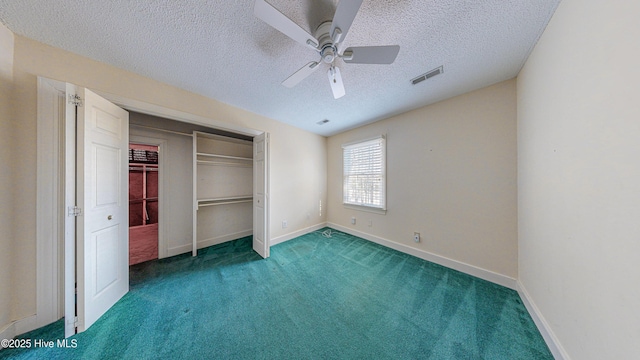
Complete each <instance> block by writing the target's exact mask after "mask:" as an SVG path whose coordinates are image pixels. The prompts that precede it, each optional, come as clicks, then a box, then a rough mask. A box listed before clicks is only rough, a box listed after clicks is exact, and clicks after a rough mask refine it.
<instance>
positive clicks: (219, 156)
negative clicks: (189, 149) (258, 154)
mask: <svg viewBox="0 0 640 360" xmlns="http://www.w3.org/2000/svg"><path fill="white" fill-rule="evenodd" d="M196 155H198V156H206V157H212V158H218V159H232V160H247V161H253V158H250V157H243V156H231V155H218V154H209V153H201V152H199V153H196Z"/></svg>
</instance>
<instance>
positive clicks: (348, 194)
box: [342, 136, 386, 210]
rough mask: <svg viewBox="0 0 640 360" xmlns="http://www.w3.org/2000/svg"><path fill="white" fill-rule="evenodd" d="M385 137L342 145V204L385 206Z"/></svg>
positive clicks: (372, 206) (382, 208)
mask: <svg viewBox="0 0 640 360" xmlns="http://www.w3.org/2000/svg"><path fill="white" fill-rule="evenodd" d="M385 150H386V149H385V138H384V136H380V137H378V138H375V139H372V140H367V141H362V142H358V143H351V144H346V145H343V146H342V158H343V165H344V170H343V203H344V204H346V205H358V206H366V207H370V208H375V209H380V210H385V209H386V195H385V192H386V181H385V173H386V155H385V152H386V151H385Z"/></svg>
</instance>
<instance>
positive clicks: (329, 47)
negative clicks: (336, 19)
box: [315, 21, 338, 64]
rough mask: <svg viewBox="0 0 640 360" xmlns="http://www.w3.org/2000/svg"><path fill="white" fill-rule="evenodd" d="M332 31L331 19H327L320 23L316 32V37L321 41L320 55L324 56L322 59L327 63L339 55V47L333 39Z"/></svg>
mask: <svg viewBox="0 0 640 360" xmlns="http://www.w3.org/2000/svg"><path fill="white" fill-rule="evenodd" d="M330 31H331V21H325V22H323V23H322V24H320V25H318V28H317V29H316V33H315V37H316V39H318V41H319V42H320V45H319V46H318V49H319V51H320V56H321V57H322V61H324V62H325V63H327V64H331V63H332V62H333V60H334V59H335V58H336V56H337V55H338V49H336V46H335V44H334V43H333V40H332V39H331V34H329V32H330Z"/></svg>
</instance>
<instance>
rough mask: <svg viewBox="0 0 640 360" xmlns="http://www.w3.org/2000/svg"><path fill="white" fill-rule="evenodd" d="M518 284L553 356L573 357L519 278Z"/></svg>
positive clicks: (524, 300) (565, 358) (524, 301)
mask: <svg viewBox="0 0 640 360" xmlns="http://www.w3.org/2000/svg"><path fill="white" fill-rule="evenodd" d="M517 285H518V289H517V290H518V294H520V298H521V299H522V302H523V303H524V306H525V307H526V308H527V311H529V315H531V318H532V319H533V322H534V323H535V324H536V326H537V327H538V331H540V334H541V335H542V337H543V338H544V341H545V342H546V343H547V346H548V347H549V350H550V351H551V354H553V357H554V358H555V359H557V360H569V359H571V358H570V357H569V354H567V352H566V351H565V350H564V348H563V347H562V345H561V344H560V341H559V340H558V338H557V337H556V335H555V334H554V333H553V331H552V330H551V327H550V326H549V323H548V322H547V320H545V318H544V316H542V313H541V312H540V309H538V307H537V306H536V304H535V303H534V302H533V299H532V298H531V295H529V292H527V289H526V288H525V287H524V285H523V284H522V282H520V280H518V282H517Z"/></svg>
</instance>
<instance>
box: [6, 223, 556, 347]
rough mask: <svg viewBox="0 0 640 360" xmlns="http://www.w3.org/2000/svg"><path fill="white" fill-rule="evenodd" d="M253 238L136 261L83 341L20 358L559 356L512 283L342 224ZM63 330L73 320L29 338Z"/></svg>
mask: <svg viewBox="0 0 640 360" xmlns="http://www.w3.org/2000/svg"><path fill="white" fill-rule="evenodd" d="M321 232H322V231H317V232H314V233H310V234H307V235H304V236H301V237H299V238H296V239H294V240H290V241H287V242H285V243H282V244H279V245H276V246H274V247H272V248H271V257H270V258H269V259H266V260H262V259H261V258H260V257H259V256H258V255H257V254H256V253H254V252H253V251H252V250H251V238H250V237H248V238H243V239H239V240H236V241H232V242H228V243H224V244H220V245H216V246H212V247H210V248H206V249H202V250H201V251H200V252H199V253H198V256H197V257H195V258H193V257H191V256H190V255H188V254H185V255H179V256H175V257H171V258H167V259H162V260H155V261H150V262H146V263H142V264H138V265H135V266H133V267H131V275H130V276H131V291H130V292H129V293H128V294H127V295H125V296H124V297H123V298H122V299H121V300H120V301H119V302H118V303H117V304H116V305H115V306H114V307H113V308H112V309H111V310H109V311H108V312H107V313H106V314H105V315H104V316H103V317H102V318H101V319H99V320H98V321H97V322H96V323H95V324H94V325H93V326H92V327H91V328H89V330H87V331H85V332H84V333H81V334H78V335H75V336H73V337H72V338H71V339H74V340H76V341H77V348H75V349H72V348H67V349H64V348H53V349H45V348H38V349H33V348H32V349H23V350H19V349H5V350H2V351H0V358H5V357H15V358H20V359H55V358H60V359H72V358H78V359H94V358H100V359H118V358H130V359H152V358H166V359H201V358H217V359H553V357H552V355H551V353H550V352H549V350H548V348H547V346H546V345H545V343H544V340H543V339H542V337H541V335H540V333H539V332H538V330H537V329H536V326H535V324H534V323H533V321H532V319H531V317H530V316H529V314H528V313H527V311H526V309H525V307H524V305H523V304H522V301H521V300H520V298H519V296H518V294H517V293H516V292H515V291H513V290H510V289H507V288H504V287H502V286H499V285H495V284H492V283H489V282H487V281H484V280H480V279H477V278H474V277H472V276H469V275H465V274H463V273H460V272H457V271H454V270H450V269H447V268H445V267H442V266H439V265H435V264H433V263H430V262H427V261H424V260H421V259H418V258H415V257H413V256H410V255H406V254H403V253H400V252H397V251H395V250H391V249H388V248H385V247H383V246H379V245H377V244H374V243H371V242H368V241H366V240H363V239H360V238H357V237H354V236H351V235H347V234H344V233H341V232H338V231H335V230H334V231H333V233H332V237H331V238H326V237H323V236H322V234H321ZM21 337H22V338H25V339H32V341H33V340H35V339H47V340H49V339H60V338H62V337H63V322H62V320H60V321H58V322H55V323H53V324H51V325H49V326H46V327H44V328H41V329H38V330H35V331H32V332H30V333H27V334H24V335H22V336H21Z"/></svg>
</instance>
